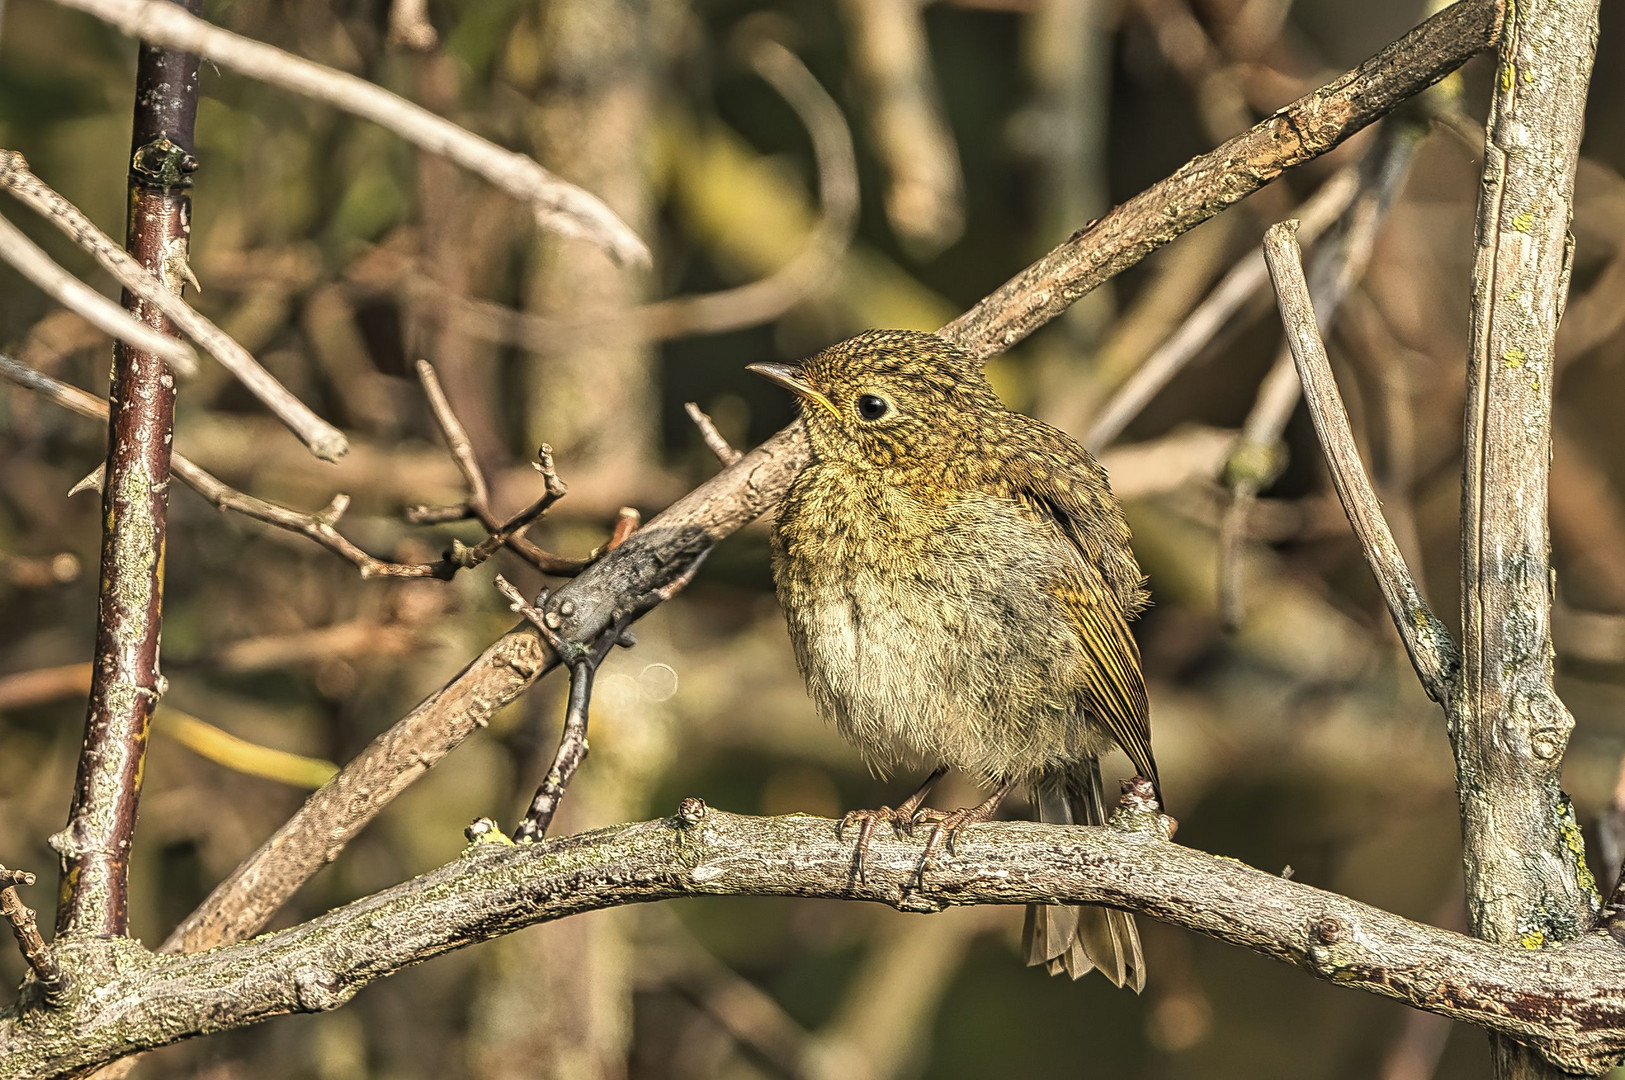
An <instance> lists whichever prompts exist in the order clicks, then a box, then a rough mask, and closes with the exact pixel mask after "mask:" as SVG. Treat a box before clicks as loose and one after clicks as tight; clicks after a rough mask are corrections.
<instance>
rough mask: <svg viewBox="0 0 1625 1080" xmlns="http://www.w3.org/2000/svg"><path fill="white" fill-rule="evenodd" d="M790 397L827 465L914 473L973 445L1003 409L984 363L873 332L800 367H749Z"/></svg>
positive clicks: (919, 336)
mask: <svg viewBox="0 0 1625 1080" xmlns="http://www.w3.org/2000/svg"><path fill="white" fill-rule="evenodd" d="M749 370H751V371H754V372H756V373H757V374H759V375H763V376H765V377H767V378H769V379H771V380H773V381H774V382H776V383H778V384H779V385H781V386H783V387H785V388H787V389H789V390H791V391H793V392H794V393H795V394H796V396H797V398H798V399H799V401H800V404H801V415H802V417H803V419H804V420H805V421H806V423H807V433H808V436H809V437H810V438H811V440H812V446H813V452H814V453H815V454H817V455H818V457H819V458H820V459H821V460H824V461H840V462H845V463H847V464H851V465H855V466H859V467H863V466H870V467H876V468H883V469H905V470H906V469H908V468H910V467H916V466H926V465H931V464H939V465H940V464H945V463H947V462H949V461H951V460H953V459H954V458H956V457H958V456H960V455H962V454H964V453H966V452H967V450H968V449H970V448H972V447H974V446H975V445H976V442H977V440H978V437H979V436H980V434H981V430H982V427H983V426H984V422H985V420H986V419H987V418H988V417H989V416H990V415H993V414H990V413H989V411H988V410H990V409H991V410H994V411H995V413H997V412H1002V411H1003V405H1002V404H1001V403H1000V402H999V399H998V397H997V396H996V395H995V394H994V393H993V388H992V387H991V386H990V385H989V384H988V381H987V377H986V376H984V375H983V374H982V369H981V366H980V365H979V364H978V363H977V362H976V361H975V359H974V358H972V357H971V356H970V354H969V353H967V352H965V351H964V350H963V349H961V348H959V347H958V346H956V345H952V344H950V343H949V342H947V341H944V340H943V339H942V338H940V337H937V336H936V335H935V334H926V333H921V332H919V331H917V330H870V331H868V332H866V333H862V334H859V335H858V336H856V337H853V338H848V339H847V340H845V341H842V342H840V343H838V344H835V345H831V346H830V347H829V348H827V349H825V350H824V351H823V352H821V353H819V354H817V355H816V356H814V357H812V358H811V359H809V360H807V361H806V362H805V363H802V364H751V365H749Z"/></svg>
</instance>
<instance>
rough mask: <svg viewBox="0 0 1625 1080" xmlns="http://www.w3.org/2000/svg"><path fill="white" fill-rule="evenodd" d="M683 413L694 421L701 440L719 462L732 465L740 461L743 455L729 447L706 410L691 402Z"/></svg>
mask: <svg viewBox="0 0 1625 1080" xmlns="http://www.w3.org/2000/svg"><path fill="white" fill-rule="evenodd" d="M683 411H684V412H686V413H688V418H689V419H690V420H692V421H694V426H695V427H697V428H699V429H700V438H701V439H704V440H705V445H706V446H707V447H709V448H710V450H711V452H712V453H713V454H715V455H716V456H717V460H718V461H720V462H722V463H723V464H724V465H732V464H733V463H734V462H736V461H738V460H739V459H740V457H741V456H742V455H741V454H740V453H739V451H738V450H735V449H734V448H733V447H732V446H731V445H729V443H728V440H727V439H725V438H724V437H723V435H722V432H720V431H718V430H717V425H716V424H715V423H714V422H713V421H712V420H711V418H710V417H709V416H707V415H706V414H705V410H703V409H701V408H700V407H699V406H698V405H697V404H695V403H694V402H692V401H690V402H686V403H685V404H684V405H683Z"/></svg>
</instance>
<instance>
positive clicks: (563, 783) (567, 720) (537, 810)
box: [496, 574, 630, 842]
mask: <svg viewBox="0 0 1625 1080" xmlns="http://www.w3.org/2000/svg"><path fill="white" fill-rule="evenodd" d="M496 587H497V591H498V592H500V593H501V594H502V595H503V597H504V598H505V599H506V600H507V601H508V607H509V609H510V610H511V611H513V612H515V613H516V614H518V615H519V616H520V617H521V618H522V619H524V620H525V621H526V622H528V623H530V624H531V625H532V626H534V627H535V628H536V631H537V632H538V633H539V634H541V635H542V640H543V641H545V642H547V644H548V647H549V648H551V649H552V650H553V654H554V655H555V656H558V657H559V658H561V659H562V660H563V661H564V663H565V666H567V667H568V668H569V669H570V702H569V705H568V707H567V708H566V710H565V714H564V730H563V732H562V733H561V734H560V735H559V748H558V751H557V752H556V753H555V754H554V755H553V764H552V766H551V767H550V768H549V769H548V770H547V776H546V777H544V778H543V780H542V783H541V786H540V787H538V788H537V789H536V794H535V796H534V797H533V798H532V799H531V801H530V807H529V808H528V809H527V810H526V811H525V816H524V818H523V819H522V820H521V821H520V822H519V825H518V827H517V828H515V829H514V832H513V838H514V839H515V840H521V841H525V840H528V841H532V842H535V841H540V840H541V839H543V838H544V837H545V836H547V828H548V826H549V825H551V824H552V823H553V815H554V814H555V813H557V812H558V809H559V803H560V802H561V801H563V799H564V793H565V792H566V791H567V790H568V789H569V787H570V780H571V778H573V777H574V776H575V773H576V769H578V768H579V767H580V766H581V763H582V762H583V761H585V760H586V759H587V710H588V708H589V707H590V706H591V704H592V683H593V677H594V676H595V675H597V673H598V665H600V664H602V663H603V662H604V657H606V656H608V655H609V651H610V650H611V649H613V648H614V647H615V646H616V644H617V643H619V642H620V640H621V635H622V633H623V632H624V631H625V629H626V626H625V622H629V621H630V620H622V621H621V622H620V623H618V624H617V625H615V626H611V627H610V628H609V629H608V630H606V631H605V632H604V633H603V634H602V635H600V636H599V639H598V640H597V641H596V642H594V643H593V644H592V645H591V646H590V647H585V648H584V647H582V646H579V645H575V644H574V643H572V642H568V641H565V640H564V639H562V638H561V637H559V635H558V631H557V630H556V629H555V627H558V626H562V625H563V618H562V617H563V616H566V615H569V614H570V612H569V611H563V610H561V612H560V613H559V614H554V613H552V612H547V613H544V612H542V611H541V610H539V609H538V608H536V607H535V606H533V605H532V604H531V603H530V602H529V601H527V600H526V599H525V597H524V595H523V594H522V593H520V591H519V590H518V589H516V588H514V587H513V585H512V584H510V583H509V582H508V580H507V579H506V578H504V577H503V576H502V575H501V574H498V575H497V576H496ZM546 599H547V597H546V594H545V593H544V594H543V595H542V596H541V597H540V598H538V603H545V602H546ZM569 603H570V602H569V601H565V604H564V606H566V607H567V606H569Z"/></svg>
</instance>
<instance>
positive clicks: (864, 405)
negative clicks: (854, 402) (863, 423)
mask: <svg viewBox="0 0 1625 1080" xmlns="http://www.w3.org/2000/svg"><path fill="white" fill-rule="evenodd" d="M889 412H891V405H890V404H889V403H887V401H886V399H885V398H883V397H877V396H876V395H874V394H860V395H858V415H859V416H861V417H863V418H864V419H865V420H879V419H880V418H881V417H882V416H885V415H886V414H887V413H889Z"/></svg>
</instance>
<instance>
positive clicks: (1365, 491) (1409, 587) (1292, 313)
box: [1264, 221, 1461, 704]
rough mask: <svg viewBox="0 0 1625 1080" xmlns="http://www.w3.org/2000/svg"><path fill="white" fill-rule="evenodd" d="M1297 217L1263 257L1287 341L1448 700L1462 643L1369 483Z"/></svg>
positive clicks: (1337, 479) (1382, 579) (1389, 600)
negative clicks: (1420, 581)
mask: <svg viewBox="0 0 1625 1080" xmlns="http://www.w3.org/2000/svg"><path fill="white" fill-rule="evenodd" d="M1297 224H1298V223H1297V222H1296V221H1288V222H1283V223H1282V224H1280V225H1275V226H1272V227H1271V228H1270V230H1269V231H1268V232H1267V233H1265V235H1264V259H1265V261H1266V262H1267V263H1268V264H1269V271H1270V280H1271V281H1272V282H1273V283H1274V285H1275V294H1276V298H1277V299H1278V301H1279V303H1280V307H1281V321H1282V322H1283V323H1284V324H1285V325H1286V339H1287V345H1288V346H1289V347H1290V348H1291V350H1292V359H1293V361H1294V362H1295V363H1296V364H1297V367H1298V377H1299V378H1300V379H1302V380H1303V392H1304V401H1305V403H1306V404H1307V405H1308V406H1309V416H1310V418H1311V419H1313V420H1314V422H1315V433H1316V434H1317V435H1319V436H1320V445H1321V449H1323V450H1324V451H1325V453H1326V464H1327V465H1328V467H1329V468H1330V469H1331V473H1332V484H1333V485H1334V486H1335V487H1336V488H1337V497H1338V498H1339V499H1340V500H1342V503H1343V509H1344V510H1345V511H1346V512H1347V513H1348V516H1349V524H1350V525H1352V526H1353V527H1354V535H1355V538H1356V539H1358V540H1359V542H1360V548H1361V550H1362V551H1364V552H1365V559H1366V562H1367V563H1368V564H1369V565H1370V567H1371V573H1372V574H1373V575H1375V577H1376V579H1377V586H1378V588H1380V589H1381V590H1382V598H1383V601H1384V602H1385V603H1386V604H1387V605H1388V614H1389V616H1390V617H1392V618H1393V620H1394V627H1395V629H1397V630H1398V631H1399V636H1400V638H1401V639H1402V640H1403V641H1404V643H1405V651H1406V653H1408V654H1409V655H1410V658H1411V664H1412V665H1413V666H1414V667H1415V668H1416V675H1417V677H1418V678H1419V679H1421V680H1422V686H1423V687H1424V688H1425V689H1426V690H1427V693H1428V697H1430V698H1432V699H1433V700H1434V701H1437V702H1439V703H1440V704H1444V703H1445V702H1446V701H1448V699H1449V697H1450V694H1451V691H1452V690H1453V688H1454V685H1455V677H1456V674H1457V672H1458V671H1459V669H1460V666H1461V661H1460V658H1459V657H1458V655H1457V653H1456V644H1455V642H1454V641H1452V640H1451V638H1450V632H1449V631H1448V630H1447V629H1446V628H1445V625H1444V623H1443V622H1441V621H1440V619H1439V617H1438V616H1437V615H1435V614H1434V613H1433V609H1432V608H1430V607H1428V605H1427V601H1425V600H1423V599H1422V592H1421V590H1420V589H1419V588H1417V585H1416V579H1415V578H1414V577H1413V576H1412V575H1411V570H1410V567H1409V566H1407V565H1406V564H1405V556H1404V555H1402V554H1400V550H1399V545H1398V544H1397V543H1396V542H1395V541H1394V534H1393V532H1392V531H1391V530H1390V529H1389V528H1388V521H1387V519H1386V518H1384V517H1383V514H1382V505H1381V504H1380V503H1379V502H1378V500H1377V493H1376V491H1375V490H1373V489H1372V487H1371V479H1370V477H1368V476H1367V475H1366V472H1365V468H1364V466H1363V465H1361V463H1360V452H1359V450H1358V449H1357V448H1356V447H1355V445H1354V432H1353V431H1352V430H1350V428H1349V418H1348V413H1347V412H1346V411H1344V409H1343V398H1342V395H1340V394H1339V393H1338V392H1337V380H1336V379H1335V378H1334V377H1333V375H1332V366H1331V363H1330V362H1329V361H1328V360H1327V359H1326V346H1325V344H1324V343H1322V341H1321V340H1320V327H1319V324H1318V323H1317V321H1316V319H1315V309H1314V305H1313V303H1312V302H1311V301H1310V298H1309V283H1308V282H1307V281H1305V280H1304V276H1303V253H1302V252H1301V251H1300V250H1299V249H1298V241H1297V237H1296V236H1295V235H1294V233H1295V232H1296V230H1297Z"/></svg>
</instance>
